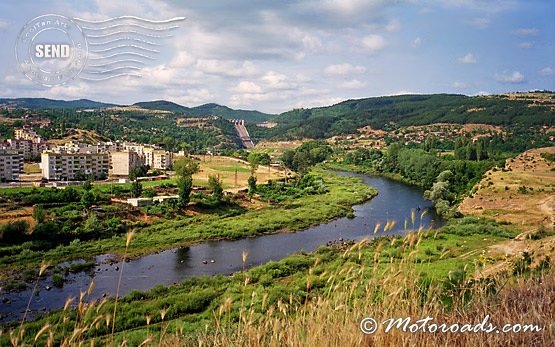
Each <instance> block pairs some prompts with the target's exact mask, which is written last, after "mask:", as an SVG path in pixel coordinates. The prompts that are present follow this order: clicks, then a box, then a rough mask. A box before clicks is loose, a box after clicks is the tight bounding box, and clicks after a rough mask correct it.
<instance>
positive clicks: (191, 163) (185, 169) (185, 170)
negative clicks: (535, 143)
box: [173, 157, 200, 177]
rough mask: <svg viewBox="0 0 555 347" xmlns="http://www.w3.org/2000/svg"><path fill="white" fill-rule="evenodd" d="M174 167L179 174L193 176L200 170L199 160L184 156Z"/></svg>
mask: <svg viewBox="0 0 555 347" xmlns="http://www.w3.org/2000/svg"><path fill="white" fill-rule="evenodd" d="M173 168H174V170H175V174H176V175H177V176H181V177H186V176H192V175H194V174H195V173H197V172H198V171H199V170H200V166H199V163H198V161H196V160H195V159H194V158H190V157H183V158H181V159H179V160H176V161H175V163H173Z"/></svg>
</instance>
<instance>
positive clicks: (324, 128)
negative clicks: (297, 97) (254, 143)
mask: <svg viewBox="0 0 555 347" xmlns="http://www.w3.org/2000/svg"><path fill="white" fill-rule="evenodd" d="M522 95H526V94H522ZM534 95H540V98H537V97H536V98H532V97H528V98H527V97H522V98H519V97H513V98H510V97H507V96H474V97H469V96H464V95H454V94H431V95H400V96H385V97H374V98H365V99H357V100H347V101H344V102H341V103H339V104H336V105H333V106H328V107H317V108H312V109H304V108H301V109H295V110H292V111H288V112H285V113H282V114H280V115H278V116H276V117H274V118H273V119H272V120H273V121H275V122H277V123H278V124H279V125H278V126H277V127H275V128H273V129H256V128H254V127H250V128H249V131H251V135H253V134H254V136H255V137H258V138H276V139H277V138H307V137H308V138H325V137H329V136H333V135H337V134H345V133H355V132H356V130H357V129H358V128H361V127H363V126H367V125H369V126H371V127H372V128H375V129H392V128H396V127H399V126H409V125H425V124H432V123H459V124H466V123H484V124H494V125H504V126H524V127H529V126H540V125H553V124H554V123H555V94H553V93H549V92H545V93H535V94H534Z"/></svg>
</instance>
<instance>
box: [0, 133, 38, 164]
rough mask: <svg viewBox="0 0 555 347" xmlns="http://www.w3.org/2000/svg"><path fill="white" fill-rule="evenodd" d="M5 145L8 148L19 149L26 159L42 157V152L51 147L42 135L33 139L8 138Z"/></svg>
mask: <svg viewBox="0 0 555 347" xmlns="http://www.w3.org/2000/svg"><path fill="white" fill-rule="evenodd" d="M4 146H5V147H6V148H7V149H10V150H14V151H18V152H19V153H21V155H23V158H24V159H25V160H30V159H34V158H40V155H41V153H42V152H43V151H46V150H48V149H49V146H48V143H46V141H44V140H43V139H42V138H40V137H36V138H34V139H32V140H14V139H8V140H7V141H6V143H5V144H4Z"/></svg>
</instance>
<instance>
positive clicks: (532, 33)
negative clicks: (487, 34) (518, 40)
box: [512, 28, 540, 36]
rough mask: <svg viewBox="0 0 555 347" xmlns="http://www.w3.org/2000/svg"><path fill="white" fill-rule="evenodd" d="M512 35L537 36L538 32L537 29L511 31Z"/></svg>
mask: <svg viewBox="0 0 555 347" xmlns="http://www.w3.org/2000/svg"><path fill="white" fill-rule="evenodd" d="M512 33H513V35H517V36H537V35H538V34H539V33H540V31H539V30H538V29H537V28H520V29H516V30H513V32H512Z"/></svg>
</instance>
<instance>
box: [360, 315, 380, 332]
mask: <svg viewBox="0 0 555 347" xmlns="http://www.w3.org/2000/svg"><path fill="white" fill-rule="evenodd" d="M376 330H378V323H377V322H376V320H375V319H374V318H370V317H366V318H363V319H362V320H361V321H360V331H362V332H363V333H364V334H366V335H372V334H373V333H375V332H376Z"/></svg>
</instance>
